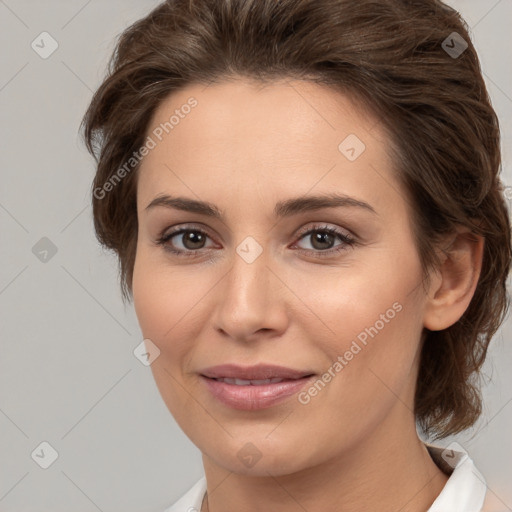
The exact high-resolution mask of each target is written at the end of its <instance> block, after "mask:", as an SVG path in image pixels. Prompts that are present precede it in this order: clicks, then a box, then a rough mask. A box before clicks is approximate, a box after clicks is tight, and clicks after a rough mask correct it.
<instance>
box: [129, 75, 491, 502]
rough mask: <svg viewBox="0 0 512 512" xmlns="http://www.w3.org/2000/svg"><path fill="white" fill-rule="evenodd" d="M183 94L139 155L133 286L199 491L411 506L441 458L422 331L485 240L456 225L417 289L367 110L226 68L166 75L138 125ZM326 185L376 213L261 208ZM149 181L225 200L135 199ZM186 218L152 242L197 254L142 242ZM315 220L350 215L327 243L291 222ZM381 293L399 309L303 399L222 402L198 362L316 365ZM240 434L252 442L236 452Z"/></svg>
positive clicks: (379, 307)
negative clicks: (428, 418)
mask: <svg viewBox="0 0 512 512" xmlns="http://www.w3.org/2000/svg"><path fill="white" fill-rule="evenodd" d="M191 96H193V97H194V98H196V99H197V101H198V105H197V106H196V107H195V108H194V109H193V110H192V111H191V112H190V114H188V115H187V116H185V117H184V118H183V119H181V120H180V123H179V124H178V125H176V126H175V127H174V129H173V130H172V132H170V133H169V134H168V135H166V136H164V137H163V139H162V141H161V142H159V143H158V144H157V146H156V147H155V148H154V149H152V150H151V151H150V152H149V154H148V155H147V156H146V157H145V158H144V161H143V163H142V165H141V167H140V170H139V171H140V174H139V176H138V184H137V208H138V219H139V231H138V244H137V252H136V260H135V266H134V274H133V298H134V306H135V310H136V314H137V317H138V320H139V323H140V326H141V330H142V332H143V335H144V338H149V339H151V340H152V342H153V343H154V344H155V345H156V346H157V347H158V348H159V350H160V355H159V357H158V358H157V359H156V360H155V361H154V362H153V363H152V365H151V368H152V372H153V375H154V378H155V381H156V384H157V386H158V388H159V390H160V393H161V395H162V398H163V400H164V401H165V403H166V405H167V407H168V408H169V410H170V412H171V413H172V415H173V416H174V418H175V419H176V421H177V422H178V424H179V425H180V427H181V428H182V429H183V431H184V432H185V433H186V435H187V436H188V437H189V438H190V439H191V440H192V442H193V443H194V444H195V445H196V446H197V447H198V448H199V449H200V450H201V452H202V454H203V464H204V469H205V474H206V478H207V487H208V509H209V510H210V511H211V512H231V511H237V512H240V511H242V512H244V511H246V512H249V511H250V512H255V511H268V510H280V511H284V512H288V511H290V512H291V511H299V510H301V511H303V510H307V511H308V512H317V511H325V510H337V511H343V512H353V511H354V512H355V511H361V510H379V511H389V512H391V511H393V512H396V511H398V510H400V511H402V512H405V511H409V512H420V511H426V510H427V509H428V508H429V507H430V505H431V504H432V503H433V501H434V500H435V498H436V497H437V496H438V495H439V493H440V492H441V490H442V488H443V486H444V485H445V483H446V480H447V476H446V475H445V474H444V473H442V472H441V471H440V470H439V469H438V468H437V466H436V465H435V464H434V462H433V461H432V460H431V458H430V457H429V455H428V453H427V451H426V448H425V446H424V445H423V444H422V443H421V441H420V440H419V438H418V436H417V433H416V427H415V418H414V414H413V399H414V389H415V382H416V378H417V367H418V357H419V348H420V340H421V335H422V332H423V329H424V328H425V327H426V328H428V329H431V330H437V329H444V328H446V327H448V326H449V325H452V324H453V323H454V322H456V321H457V320H458V319H459V318H460V316H461V315H462V314H463V312H464V311H465V309H466V308H467V306H468V305H469V301H470V299H471V297H472V295H473V292H474V290H475V286H476V283H477V279H478V275H479V272H480V266H481V257H482V247H483V241H482V240H481V239H477V241H476V242H472V241H471V239H470V238H469V237H468V236H467V234H466V233H465V232H463V230H461V232H460V233H459V234H454V235H453V237H452V238H451V239H450V240H447V241H446V242H447V246H448V244H451V245H450V251H451V252H449V253H447V254H446V255H444V256H443V258H442V261H443V264H442V266H441V267H440V269H439V271H438V272H437V273H435V274H433V276H432V279H431V283H430V287H429V288H427V290H424V289H423V287H422V286H421V283H422V271H421V266H420V261H419V257H418V253H417V251H416V247H415V245H414V241H413V235H412V226H411V223H410V218H411V211H410V209H409V208H410V205H409V203H408V202H407V201H406V199H405V192H404V190H403V189H402V188H401V186H400V185H399V183H398V181H397V180H396V177H395V176H394V165H393V162H392V160H391V158H390V156H389V155H388V153H387V150H388V148H389V140H388V139H387V138H386V135H385V132H384V130H383V129H382V127H381V125H380V124H379V122H378V120H377V119H375V118H373V117H372V116H371V114H369V113H368V112H366V111H365V110H364V109H362V108H361V107H360V106H358V105H357V104H356V103H355V102H353V101H351V100H350V99H349V98H348V97H347V96H345V95H342V94H341V93H339V92H335V91H333V90H331V89H328V88H327V87H325V86H321V85H317V84H313V83H311V82H306V81H289V82H286V81H275V82H272V83H271V84H267V85H265V86H263V85H261V84H256V83H254V82H251V81H249V80H247V79H243V78H241V77H239V78H238V79H237V80H231V81H223V82H220V83H216V84H212V85H209V86H208V87H205V86H204V85H199V84H193V85H189V86H187V87H186V88H184V89H181V90H180V91H177V92H175V93H173V94H172V95H171V96H169V97H168V98H167V99H166V100H165V101H164V102H163V103H162V104H161V105H160V106H159V108H158V110H157V111H156V112H155V115H154V116H153V119H152V121H151V123H150V126H149V130H148V134H151V131H152V130H153V129H154V128H155V127H157V126H158V125H159V124H160V123H163V122H165V121H167V120H168V119H169V117H170V115H172V113H173V112H174V110H175V109H179V108H180V107H181V105H183V104H185V103H186V102H187V99H188V98H189V97H191ZM349 134H356V135H357V137H358V138H359V139H360V140H362V141H363V142H364V144H365V146H366V149H365V151H364V152H363V153H362V154H361V155H360V156H359V157H358V158H357V159H356V160H354V161H350V160H349V159H347V158H346V157H345V156H344V155H343V154H342V153H341V152H340V150H339V149H338V145H339V144H340V142H342V141H343V140H344V139H345V138H346V137H347V136H348V135H349ZM333 192H337V193H339V194H345V195H347V196H350V197H353V198H356V199H358V200H360V201H364V202H366V203H368V204H369V205H371V207H372V208H373V209H374V210H375V213H372V212H370V211H368V210H366V209H364V208H357V207H347V206H345V207H338V208H324V209H319V210H316V211H305V212H299V213H297V214H295V215H293V216H291V217H288V218H283V219H276V218H275V217H274V216H273V209H274V206H275V204H276V203H277V202H278V201H282V200H286V199H289V198H291V197H297V196H304V195H312V194H315V195H316V194H330V193H333ZM160 194H169V195H172V196H184V197H188V198H192V199H196V200H203V201H208V202H211V203H214V204H215V205H216V206H217V207H218V208H219V209H220V210H221V212H222V213H223V214H224V217H223V219H222V220H218V219H214V218H211V217H207V216H205V215H202V214H199V213H190V212H185V211H180V210H177V209H173V208H167V207H164V206H156V207H153V208H149V209H147V208H146V207H147V206H148V204H149V203H150V202H151V201H152V200H153V199H154V198H155V197H156V196H158V195H160ZM318 224H320V228H318V227H317V225H318ZM184 225H186V226H187V227H189V228H190V229H191V230H192V231H193V230H194V228H195V229H198V228H200V229H202V230H203V231H206V232H207V235H208V236H207V238H206V240H205V241H204V243H203V245H202V246H201V244H197V241H196V245H194V244H191V242H190V241H187V239H186V238H185V237H184V236H183V234H182V235H177V236H175V237H174V238H173V239H172V240H170V241H169V242H168V245H172V246H173V247H174V248H178V249H181V250H183V251H187V250H188V252H193V251H196V256H195V257H190V258H189V257H179V256H176V255H173V254H171V253H170V252H168V251H166V250H165V249H164V247H163V246H161V245H158V244H157V243H156V240H157V239H158V238H159V235H161V234H162V232H166V233H167V232H170V229H169V228H171V227H177V226H184ZM325 225H327V226H329V227H334V228H337V229H339V230H341V231H342V232H344V233H347V232H348V233H350V234H351V235H352V236H353V237H354V238H355V239H356V243H355V245H353V246H348V245H346V246H345V247H344V250H343V251H340V252H337V253H334V252H332V249H335V248H337V247H339V246H340V244H343V242H342V241H341V240H340V239H338V238H337V237H336V236H334V237H333V238H332V239H331V245H329V243H328V241H327V243H325V242H324V244H323V246H322V245H320V246H319V245H318V244H316V245H315V244H314V240H313V236H312V235H311V234H309V235H306V236H302V237H300V236H297V233H298V231H299V229H301V228H303V227H309V226H311V227H315V229H318V231H320V232H322V230H321V227H323V226H325ZM248 236H250V237H253V238H254V239H255V240H256V241H257V243H258V244H259V246H260V247H261V249H262V253H261V254H260V255H259V256H258V257H257V258H256V259H255V260H254V261H253V262H251V263H247V261H245V260H244V259H243V258H242V257H240V256H239V254H238V253H237V251H236V248H237V246H239V244H241V242H242V241H244V239H245V238H246V237H248ZM195 247H197V248H195ZM319 247H320V248H319ZM322 247H324V249H322ZM301 249H302V250H303V253H301V252H299V251H300V250H301ZM326 250H331V254H330V255H329V256H328V257H321V256H319V254H320V253H321V252H322V251H324V252H325V251H326ZM394 303H399V304H400V305H401V306H402V309H401V311H400V312H397V313H396V315H395V316H394V318H393V319H392V320H389V321H388V322H387V323H385V326H384V328H382V329H381V330H379V332H378V334H377V335H376V336H375V337H374V338H369V340H368V343H367V345H366V346H364V347H363V348H362V350H361V351H360V352H358V353H357V355H354V357H353V359H351V360H350V361H348V364H347V365H346V366H344V367H343V369H342V370H341V371H339V372H338V373H336V376H335V377H334V378H332V380H331V381H330V382H329V383H328V384H327V385H326V386H325V387H324V388H323V389H322V390H321V391H320V392H318V394H317V395H316V396H314V397H312V398H311V400H310V402H309V403H307V404H305V405H304V404H301V403H300V402H299V401H298V399H297V396H293V397H291V398H290V399H288V400H286V401H285V402H283V403H281V404H279V405H276V406H273V407H270V408H267V409H262V410H257V411H240V410H235V409H232V408H230V407H228V406H226V405H224V404H222V403H220V402H219V401H217V400H216V399H215V398H214V397H212V396H211V394H210V393H209V391H208V390H207V389H206V387H205V386H204V384H203V382H202V381H201V379H200V378H199V375H198V371H199V370H201V369H204V368H206V367H208V366H213V365H217V364H223V363H237V364H240V365H252V364H256V363H273V364H280V365H283V366H287V367H292V368H295V369H300V370H309V371H311V372H314V373H316V374H318V376H321V375H322V374H323V373H324V372H326V371H327V370H328V368H329V367H332V365H333V363H334V362H335V361H336V360H337V358H338V356H340V355H343V354H345V352H346V351H347V350H349V348H350V346H351V343H352V341H353V340H354V339H356V337H357V335H358V334H359V333H361V332H362V331H364V330H365V328H368V327H370V326H373V325H375V323H376V321H377V320H379V318H381V316H380V315H381V314H385V313H386V311H387V310H389V309H390V308H392V305H393V304H394ZM247 443H252V445H254V447H255V449H256V450H257V452H258V453H259V454H260V455H261V458H260V459H259V460H258V461H257V462H256V463H255V464H254V465H252V466H251V467H248V466H247V465H245V464H244V463H243V461H242V460H241V459H240V458H239V457H238V456H237V455H238V454H239V453H240V450H244V449H245V450H247V448H244V446H245V445H246V444H247ZM242 453H243V451H242ZM206 506H207V505H206V502H204V503H203V508H202V510H206Z"/></svg>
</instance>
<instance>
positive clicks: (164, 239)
mask: <svg viewBox="0 0 512 512" xmlns="http://www.w3.org/2000/svg"><path fill="white" fill-rule="evenodd" d="M188 232H194V233H200V234H201V235H204V236H206V237H208V238H209V235H208V233H207V232H206V231H204V230H202V229H199V228H193V227H181V228H178V229H176V230H174V231H171V232H170V233H167V234H164V233H165V231H164V232H163V233H162V234H161V235H160V236H159V237H158V239H157V240H156V244H157V245H160V246H163V247H164V249H165V250H166V251H169V252H171V253H172V254H175V255H176V256H179V257H185V258H194V257H198V254H197V253H198V252H199V251H200V250H201V249H198V250H191V249H190V250H187V251H183V250H180V249H174V248H172V247H171V246H170V244H169V243H168V242H169V241H170V240H171V239H172V238H174V237H175V236H177V235H181V234H183V233H188ZM316 232H320V233H324V232H325V233H329V234H331V235H334V236H337V237H338V238H339V239H340V240H341V241H342V243H341V244H339V245H337V246H335V247H334V248H332V249H327V250H325V251H321V250H313V249H297V250H298V252H300V253H301V254H307V255H311V253H314V254H315V255H316V256H318V257H320V258H326V257H331V256H333V255H335V254H338V253H341V252H343V251H346V250H347V249H348V248H349V247H353V246H354V245H356V243H357V242H356V240H355V239H354V238H353V237H352V236H350V235H348V234H346V233H344V232H342V231H339V230H338V229H336V228H332V227H329V226H320V225H316V226H312V227H310V228H307V229H306V228H305V229H302V230H300V232H299V233H298V237H299V240H301V239H302V238H304V237H306V236H307V235H311V234H312V233H316Z"/></svg>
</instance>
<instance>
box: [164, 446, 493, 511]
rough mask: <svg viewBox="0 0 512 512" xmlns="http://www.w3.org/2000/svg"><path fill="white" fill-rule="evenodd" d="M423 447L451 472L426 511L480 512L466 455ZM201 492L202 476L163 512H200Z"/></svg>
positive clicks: (481, 494) (477, 479)
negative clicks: (439, 492)
mask: <svg viewBox="0 0 512 512" xmlns="http://www.w3.org/2000/svg"><path fill="white" fill-rule="evenodd" d="M426 447H427V449H428V451H429V453H430V455H431V457H432V459H433V460H434V462H435V463H436V464H437V466H439V467H440V468H441V469H443V470H444V471H446V472H447V473H450V472H451V474H450V476H449V478H448V480H447V482H446V485H445V486H444V487H443V490H442V491H441V494H439V496H438V497H437V498H436V500H435V501H434V503H432V506H431V507H430V508H429V509H428V511H427V512H481V511H482V506H483V504H484V499H485V493H486V490H487V485H486V483H485V480H484V478H483V476H482V475H481V474H480V472H479V471H478V469H476V467H475V465H474V464H473V461H472V460H471V459H470V458H469V456H468V455H467V454H466V453H464V452H461V451H456V450H449V451H447V450H448V449H445V448H440V447H437V446H433V445H428V444H426ZM443 452H444V457H443ZM452 455H453V456H452ZM447 460H449V463H448V462H447ZM452 468H453V469H452ZM205 493H206V477H204V476H203V477H202V478H201V479H200V480H198V481H197V482H196V483H195V484H194V486H193V487H191V488H190V489H189V490H188V491H187V492H186V493H185V494H184V495H183V496H182V497H181V498H180V499H179V500H178V501H177V502H176V503H175V504H174V505H172V506H170V507H169V508H166V509H165V510H164V512H200V510H201V504H202V502H203V498H204V495H205Z"/></svg>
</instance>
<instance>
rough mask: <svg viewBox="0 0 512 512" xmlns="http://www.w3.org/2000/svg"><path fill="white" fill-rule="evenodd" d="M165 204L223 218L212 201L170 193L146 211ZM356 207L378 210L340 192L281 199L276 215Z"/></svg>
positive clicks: (160, 197) (147, 207)
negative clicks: (171, 194)
mask: <svg viewBox="0 0 512 512" xmlns="http://www.w3.org/2000/svg"><path fill="white" fill-rule="evenodd" d="M157 206H163V207H165V208H173V209H176V210H182V211H185V212H190V213H198V214H200V215H205V216H207V217H212V218H215V219H219V220H222V219H223V216H224V215H223V213H222V211H221V210H220V209H219V208H218V207H217V206H215V205H214V204H212V203H209V202H207V201H198V200H196V199H192V198H188V197H171V196H169V195H159V196H157V197H155V198H154V199H153V200H152V201H151V202H150V203H149V204H148V205H147V206H146V208H145V209H146V211H147V210H149V209H151V208H155V207H157ZM340 207H355V208H362V209H364V210H367V211H369V212H371V213H373V214H375V215H377V212H376V211H375V209H374V208H373V207H372V206H371V205H369V204H368V203H366V202H364V201H361V200H359V199H355V198H353V197H350V196H346V195H340V194H325V195H315V196H302V197H294V198H291V199H287V200H285V201H279V202H278V203H276V205H275V207H274V216H275V217H277V218H284V217H291V216H292V215H296V214H298V213H303V212H307V211H315V210H320V209H323V208H340Z"/></svg>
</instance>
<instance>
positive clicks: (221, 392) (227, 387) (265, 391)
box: [201, 375, 313, 411]
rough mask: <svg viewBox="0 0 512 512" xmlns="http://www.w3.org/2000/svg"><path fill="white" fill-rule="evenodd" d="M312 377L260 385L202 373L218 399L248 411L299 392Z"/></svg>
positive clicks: (270, 404)
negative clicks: (231, 380) (222, 380)
mask: <svg viewBox="0 0 512 512" xmlns="http://www.w3.org/2000/svg"><path fill="white" fill-rule="evenodd" d="M312 378H313V376H310V377H303V378H302V379H295V380H285V381H283V382H276V383H274V384H262V385H260V386H253V385H252V384H250V385H248V386H237V385H236V384H227V383H226V382H221V381H218V380H215V379H210V378H208V377H204V376H203V375H201V379H202V380H203V381H204V383H205V384H206V387H207V388H208V390H209V391H210V393H211V394H212V395H213V396H214V397H215V398H217V400H219V401H220V402H222V403H223V404H225V405H227V406H229V407H232V408H233V409H242V410H246V411H254V410H258V409H266V408H268V407H272V406H273V405H277V404H278V403H281V402H283V401H284V400H286V399H287V398H290V397H291V396H292V395H294V394H295V393H298V392H299V391H300V390H301V389H302V388H303V387H304V386H305V385H306V384H307V383H308V382H309V381H310V380H311V379H312Z"/></svg>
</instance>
